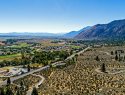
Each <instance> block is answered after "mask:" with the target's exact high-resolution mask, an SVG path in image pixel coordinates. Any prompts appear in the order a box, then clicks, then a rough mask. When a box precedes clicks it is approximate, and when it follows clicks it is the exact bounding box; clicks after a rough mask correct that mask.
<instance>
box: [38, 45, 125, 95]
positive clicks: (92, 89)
mask: <svg viewBox="0 0 125 95" xmlns="http://www.w3.org/2000/svg"><path fill="white" fill-rule="evenodd" d="M113 48H114V47H113ZM118 48H120V47H118ZM101 49H102V50H104V51H105V52H107V51H110V50H107V47H106V48H104V47H103V48H100V49H99V50H101ZM111 50H112V48H111ZM114 50H115V48H114ZM96 56H99V58H100V59H101V61H95V60H94V59H95V57H96ZM114 56H115V55H113V56H110V55H107V54H106V53H103V52H98V49H95V48H94V49H92V51H86V52H84V53H83V55H81V56H78V61H77V62H76V63H75V64H72V65H70V66H68V67H65V68H63V69H55V68H47V69H44V70H42V71H40V72H39V74H41V75H42V76H44V77H45V78H46V79H45V81H44V83H43V84H42V85H41V87H40V88H39V89H38V91H39V92H40V94H39V95H41V94H51V95H55V94H73V95H78V94H79V95H83V94H87V93H89V94H98V95H103V94H105V93H106V94H107V93H109V92H108V90H109V88H111V89H115V90H114V91H111V92H110V94H114V95H118V94H117V93H123V94H125V93H124V89H125V83H124V81H125V73H120V74H114V75H108V74H107V73H98V72H96V71H95V69H96V68H100V67H101V64H102V63H105V66H106V67H110V68H125V64H124V62H123V61H121V62H119V61H112V57H114ZM116 70H117V69H116ZM105 89H107V90H105Z"/></svg>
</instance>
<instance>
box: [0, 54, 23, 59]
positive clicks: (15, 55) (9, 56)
mask: <svg viewBox="0 0 125 95" xmlns="http://www.w3.org/2000/svg"><path fill="white" fill-rule="evenodd" d="M17 56H21V54H20V53H18V54H12V55H6V56H0V59H5V58H12V57H17Z"/></svg>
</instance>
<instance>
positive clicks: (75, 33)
mask: <svg viewBox="0 0 125 95" xmlns="http://www.w3.org/2000/svg"><path fill="white" fill-rule="evenodd" d="M90 27H91V26H87V27H84V28H83V29H81V30H79V31H71V32H69V33H66V34H65V35H64V37H74V36H76V35H77V34H79V33H80V32H82V31H85V30H87V29H89V28H90Z"/></svg>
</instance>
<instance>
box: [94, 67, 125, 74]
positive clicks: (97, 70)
mask: <svg viewBox="0 0 125 95" xmlns="http://www.w3.org/2000/svg"><path fill="white" fill-rule="evenodd" d="M99 69H100V68H97V69H95V71H96V72H98V73H103V72H99ZM122 72H125V70H121V71H118V72H115V73H106V74H118V73H122Z"/></svg>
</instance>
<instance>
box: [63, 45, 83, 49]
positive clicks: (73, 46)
mask: <svg viewBox="0 0 125 95" xmlns="http://www.w3.org/2000/svg"><path fill="white" fill-rule="evenodd" d="M65 46H71V47H72V48H79V47H81V46H75V45H65Z"/></svg>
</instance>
